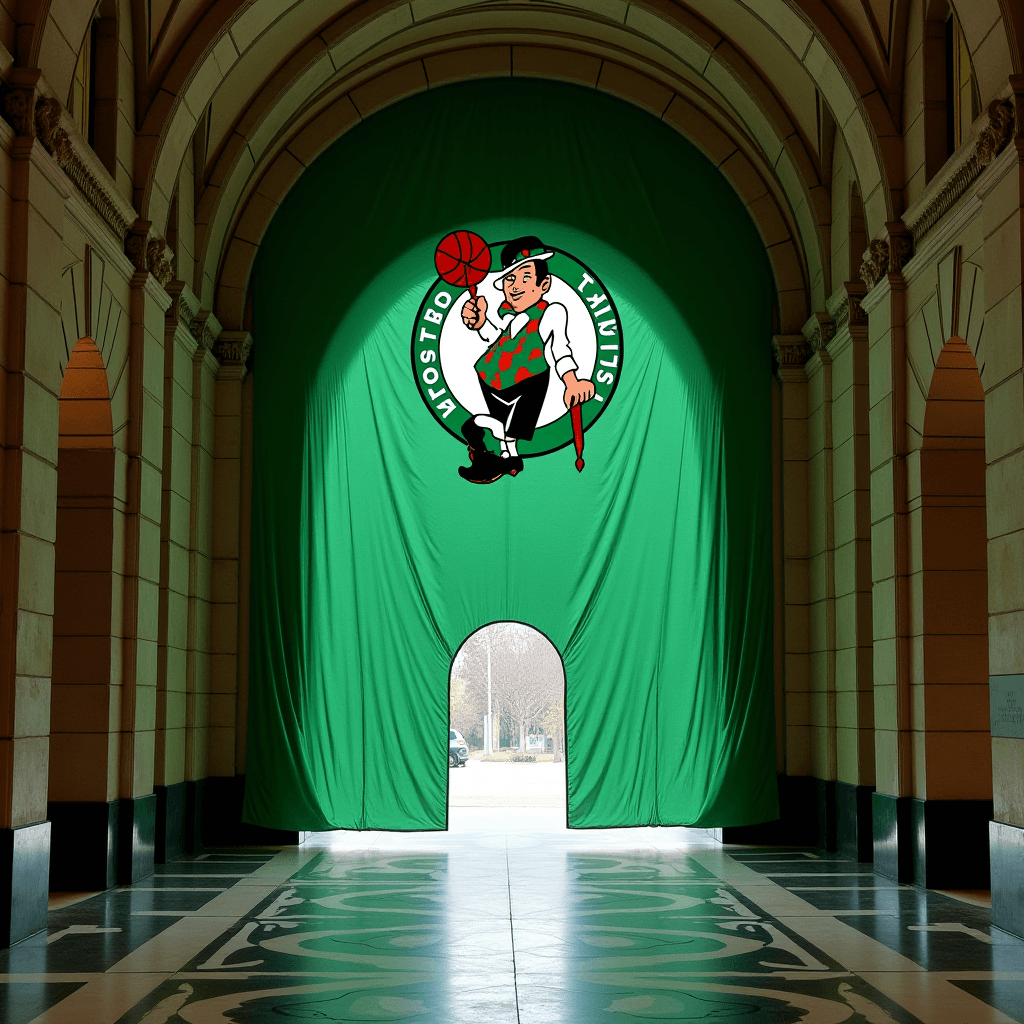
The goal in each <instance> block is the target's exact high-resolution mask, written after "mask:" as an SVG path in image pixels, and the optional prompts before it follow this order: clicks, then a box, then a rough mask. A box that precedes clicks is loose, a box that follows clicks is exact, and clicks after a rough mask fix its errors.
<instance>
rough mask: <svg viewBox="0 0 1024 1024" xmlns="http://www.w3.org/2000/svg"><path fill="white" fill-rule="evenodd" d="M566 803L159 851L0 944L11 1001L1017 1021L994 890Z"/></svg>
mask: <svg viewBox="0 0 1024 1024" xmlns="http://www.w3.org/2000/svg"><path fill="white" fill-rule="evenodd" d="M560 817H561V812H559V811H557V810H555V809H540V810H535V811H524V810H519V811H511V810H503V809H495V808H475V809H469V808H462V809H457V808H453V809H452V818H451V830H450V831H449V832H448V833H440V834H438V833H419V834H387V833H358V834H351V833H329V834H325V835H322V836H318V837H316V839H315V840H314V841H312V842H309V843H307V844H305V845H304V846H302V847H301V848H298V849H290V850H283V851H277V850H274V849H267V850H252V849H246V850H224V851H213V852H209V853H206V854H203V855H201V856H198V857H192V858H188V859H186V860H182V861H178V862H176V863H173V864H167V865H162V866H160V867H159V868H158V869H157V872H156V874H155V875H153V876H152V877H150V878H147V879H145V880H144V881H142V882H140V883H139V884H138V885H134V886H131V887H130V888H122V889H115V890H111V891H109V892H105V893H100V894H98V895H95V896H92V897H91V898H87V899H83V900H81V901H79V902H74V903H71V904H70V905H66V906H64V907H62V908H61V909H57V910H54V911H52V912H51V914H50V925H49V929H48V932H47V934H45V935H39V936H35V937H33V938H30V939H27V940H25V941H24V942H22V943H19V944H18V945H17V946H15V947H14V948H12V949H10V950H7V951H5V952H3V953H2V954H0V956H2V959H3V963H0V972H3V973H0V982H2V985H0V1021H7V1022H11V1024H28V1022H30V1021H38V1022H48V1024H114V1022H123V1024H141V1022H143V1021H144V1022H145V1024H180V1022H187V1024H214V1022H217V1024H225V1022H234V1024H276V1022H280V1024H284V1022H285V1021H288V1020H298V1021H303V1020H306V1021H410V1022H415V1024H428V1022H429V1024H434V1022H438V1024H440V1022H444V1024H461V1022H465V1024H513V1022H522V1024H527V1022H528V1024H546V1022H552V1024H591V1022H605V1021H606V1022H608V1024H614V1022H616V1021H621V1022H623V1024H627V1022H631V1021H662V1022H665V1021H701V1020H705V1019H707V1020H714V1021H715V1022H716V1024H732V1022H733V1021H735V1022H737V1024H739V1022H742V1024H796V1022H798V1021H804V1022H809V1024H839V1022H843V1021H850V1022H851V1024H863V1022H866V1024H889V1022H893V1021H895V1022H900V1024H911V1022H913V1021H922V1022H924V1024H947V1022H949V1024H999V1022H1010V1021H1018V1022H1022V1021H1024V942H1021V941H1019V940H1017V939H1015V938H1013V937H1011V936H1009V935H1006V934H1003V933H1001V932H999V931H998V929H993V928H991V927H990V924H989V913H988V911H987V909H985V908H984V907H983V906H978V905H972V904H970V903H966V902H962V901H959V900H955V899H951V898H949V897H948V896H943V895H939V894H936V893H932V892H925V891H922V890H920V889H914V888H912V887H908V886H898V885H896V884H895V883H892V882H890V881H888V880H887V879H884V878H882V877H881V876H878V875H874V874H872V872H871V870H870V866H866V865H858V864H855V863H852V862H850V861H848V860H844V859H842V858H841V857H838V856H836V855H822V854H818V853H816V852H814V851H810V850H798V849H766V848H753V847H722V846H720V845H719V844H717V843H716V842H714V841H713V840H712V839H711V838H710V837H709V836H708V834H707V833H706V832H702V831H699V830H687V829H622V830H615V831H601V832H596V831H595V832H569V831H567V830H565V829H564V828H563V827H562V826H561V823H560Z"/></svg>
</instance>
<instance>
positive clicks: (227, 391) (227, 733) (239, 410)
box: [209, 331, 252, 777]
mask: <svg viewBox="0 0 1024 1024" xmlns="http://www.w3.org/2000/svg"><path fill="white" fill-rule="evenodd" d="M251 349H252V337H251V335H249V334H248V333H247V332H245V331H222V332H221V334H220V336H219V337H218V339H217V342H216V344H215V346H214V354H215V355H216V356H217V359H218V360H219V362H220V368H219V370H218V371H217V380H216V392H215V393H216V401H215V405H214V411H215V427H214V460H213V506H214V510H215V511H214V523H213V534H212V541H213V587H212V594H211V596H212V605H211V615H210V652H211V653H210V734H209V757H210V763H209V767H210V774H211V775H214V776H226V777H233V776H234V775H235V774H236V773H237V770H238V763H237V749H236V740H237V714H238V706H237V699H238V690H239V656H240V653H241V643H240V640H241V619H240V614H239V601H240V571H239V570H240V564H241V529H242V513H243V503H242V439H243V437H244V436H245V433H246V430H247V426H246V424H245V422H244V408H245V402H244V385H245V380H246V377H247V376H248V372H249V371H248V365H247V364H248V360H249V353H250V351H251Z"/></svg>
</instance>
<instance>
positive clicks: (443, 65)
mask: <svg viewBox="0 0 1024 1024" xmlns="http://www.w3.org/2000/svg"><path fill="white" fill-rule="evenodd" d="M423 66H424V68H425V69H426V72H427V81H428V82H429V83H430V84H431V85H440V84H441V83H443V82H459V81H464V80H465V79H469V78H496V77H500V76H507V75H511V74H512V48H511V47H510V46H476V47H473V48H472V49H467V50H454V51H452V52H450V53H442V54H438V55H436V56H434V57H424V58H423Z"/></svg>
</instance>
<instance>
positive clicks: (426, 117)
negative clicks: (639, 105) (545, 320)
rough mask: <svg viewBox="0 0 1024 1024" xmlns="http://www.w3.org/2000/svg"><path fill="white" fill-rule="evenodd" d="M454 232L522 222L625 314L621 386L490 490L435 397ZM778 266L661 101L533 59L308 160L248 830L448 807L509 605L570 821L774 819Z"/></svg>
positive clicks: (272, 431)
mask: <svg viewBox="0 0 1024 1024" xmlns="http://www.w3.org/2000/svg"><path fill="white" fill-rule="evenodd" d="M457 228H469V229H472V230H474V231H477V232H479V233H480V234H481V235H483V236H484V238H486V239H487V240H488V241H489V242H496V241H499V240H508V239H511V238H514V237H517V236H520V235H524V234H536V235H539V236H540V237H541V239H543V241H544V242H545V244H547V245H554V246H557V247H558V248H560V249H563V250H565V251H568V252H571V253H573V254H574V255H575V256H577V257H578V258H579V259H581V260H582V261H583V262H584V263H586V264H587V265H588V266H590V267H592V268H593V269H594V270H595V271H596V273H597V274H598V275H599V276H600V277H601V279H602V281H603V283H604V284H605V285H606V286H607V287H608V289H609V290H610V292H611V294H612V295H613V296H614V299H615V301H616V303H617V305H618V311H619V314H620V317H621V322H622V336H623V364H622V373H621V376H620V379H619V383H618V388H617V392H616V394H615V396H614V401H613V402H610V403H609V406H608V408H607V409H606V410H605V411H604V413H603V415H602V417H601V418H600V420H598V421H597V422H596V423H595V424H594V426H593V428H592V429H590V430H588V432H587V434H586V451H585V458H586V468H585V470H584V471H583V472H582V473H581V474H580V473H577V472H576V470H575V468H574V465H573V461H574V458H575V453H574V452H573V450H572V448H571V447H569V448H567V449H563V450H562V451H558V452H554V453H551V454H549V455H546V456H544V457H541V458H533V459H528V460H527V461H526V465H525V469H524V472H523V473H522V474H521V475H519V476H517V477H515V478H511V477H504V478H502V479H501V480H499V481H498V482H497V483H495V484H491V485H486V486H478V485H473V484H470V483H467V482H466V481H464V480H462V479H461V478H460V477H459V476H458V475H457V472H456V469H457V467H458V466H459V465H460V464H462V465H465V464H467V458H466V449H465V446H464V445H462V444H460V443H459V442H458V441H457V440H455V439H453V438H452V437H451V436H450V435H448V434H447V433H445V431H444V430H442V429H441V428H440V426H438V424H437V423H436V422H435V421H434V420H433V419H432V417H431V415H430V413H429V410H428V409H427V408H426V407H425V406H424V404H423V402H422V401H421V399H420V396H419V394H418V392H417V387H416V382H415V380H414V379H413V376H412V369H411V366H410V340H411V336H412V328H413V324H414V322H415V319H416V313H417V308H418V306H419V303H420V301H421V299H422V298H423V296H424V295H425V294H426V292H427V290H428V289H429V288H430V286H431V284H432V283H433V281H434V279H435V271H434V267H433V251H434V247H435V245H436V244H437V242H438V241H439V240H440V238H441V237H442V236H443V235H444V234H445V233H447V232H449V231H451V230H454V229H457ZM771 305H772V291H771V279H770V274H769V269H768V264H767V260H766V258H765V253H764V246H763V244H762V243H761V241H760V239H759V237H758V235H757V232H756V230H755V228H754V226H753V224H752V223H751V221H750V219H749V217H748V215H747V213H746V211H745V210H744V208H743V206H742V205H741V203H740V202H739V200H738V198H737V197H736V195H735V194H734V193H733V191H732V190H731V188H730V186H729V185H728V183H727V182H726V181H725V179H724V178H723V177H722V176H721V175H720V174H719V173H718V172H717V171H716V170H715V168H714V167H713V166H712V165H711V164H710V163H709V162H708V161H707V160H706V159H705V158H704V157H703V156H702V155H701V154H700V153H699V152H698V151H697V150H695V149H694V148H693V147H692V146H691V145H690V144H689V143H687V142H686V141H685V140H684V139H683V138H682V137H680V136H679V135H678V134H677V133H676V132H675V131H673V130H672V129H670V128H669V127H667V126H666V125H664V124H662V123H661V122H660V121H658V120H657V119H656V118H654V117H651V116H650V115H647V114H645V113H643V112H641V111H639V110H637V109H636V108H634V107H632V106H630V105H628V104H626V103H624V102H621V101H619V100H616V99H614V98H611V97H608V96H606V95H603V94H600V93H598V92H595V91H591V90H586V89H582V88H578V87H575V86H569V85H563V84H560V83H552V82H543V81H535V80H518V79H505V80H493V81H483V82H476V83H469V84H462V85H456V86H448V87H445V88H441V89H437V90H432V91H430V92H428V93H424V94H422V95H420V96H417V97H414V98H412V99H409V100H406V101H403V102H402V103H399V104H397V105H395V106H393V107H391V108H389V109H386V110H384V111H382V112H380V113H378V114H375V115H374V116H373V117H371V118H369V119H368V120H367V121H366V122H365V123H363V124H361V125H359V126H358V127H357V128H355V129H354V130H353V131H351V132H349V133H348V134H347V135H345V136H344V137H343V138H341V139H340V140H339V141H338V142H337V143H335V144H334V145H333V146H332V147H331V148H330V149H329V150H327V151H326V152H325V153H324V154H323V155H322V156H321V157H320V158H319V159H317V160H316V162H315V163H314V164H313V165H312V166H311V167H310V168H309V169H308V170H307V171H306V172H305V173H304V174H303V175H302V177H301V178H300V179H299V181H298V182H297V183H296V185H295V187H294V188H293V189H292V191H291V192H290V193H289V195H288V196H287V198H286V200H285V201H284V203H283V204H282V206H281V208H280V209H279V210H278V212H277V214H276V215H275V217H274V220H273V222H272V224H271V226H270V229H269V230H268V232H267V235H266V237H265V239H264V241H263V243H262V245H261V248H260V253H259V259H258V263H257V268H256V271H255V276H254V279H253V324H254V327H253V333H254V336H255V338H256V348H255V351H256V352H257V354H258V360H259V367H258V369H257V370H256V371H255V384H254V386H255V389H256V394H255V409H256V413H255V462H254V482H253V527H252V603H251V608H252V612H251V615H252V618H251V637H252V640H251V661H250V712H249V733H248V736H249V740H248V743H249V746H248V750H249V753H248V763H247V776H246V796H245V815H246V818H247V820H249V821H251V822H254V823H257V824H261V825H266V826H271V827H277V828H287V829H302V830H317V829H329V828H352V829H370V828H375V829H376V828H380V829H399V830H404V829H410V830H411V829H443V828H445V825H446V821H447V775H448V767H447V729H448V721H447V719H448V673H449V668H450V664H451V659H452V657H453V655H454V653H455V651H456V650H457V649H458V647H459V646H460V644H461V643H462V642H463V640H465V638H466V637H467V636H468V635H469V634H470V633H472V632H473V631H474V630H476V629H478V628H479V627H481V626H483V625H485V624H486V623H489V622H493V621H498V620H516V621H520V622H524V623H528V624H529V625H531V626H534V627H536V628H537V629H539V630H541V631H542V632H543V633H545V634H546V635H547V636H548V637H549V638H550V639H551V641H552V642H553V643H554V644H555V646H556V647H557V648H558V650H559V652H560V653H561V655H562V658H563V661H564V664H565V674H566V732H567V746H568V758H567V776H568V819H569V824H570V825H571V826H573V827H580V828H589V827H610V826H627V825H669V824H674V825H680V824H683V825H688V824H692V825H705V826H721V825H740V824H748V823H753V822H757V821H764V820H769V819H771V818H774V817H776V816H777V812H778V805H777V794H776V783H775V751H774V712H773V699H772V657H771V639H770V638H771V633H770V628H771V519H770V517H771V500H770V498H771V468H770V374H771V355H770V344H769V341H770V335H771Z"/></svg>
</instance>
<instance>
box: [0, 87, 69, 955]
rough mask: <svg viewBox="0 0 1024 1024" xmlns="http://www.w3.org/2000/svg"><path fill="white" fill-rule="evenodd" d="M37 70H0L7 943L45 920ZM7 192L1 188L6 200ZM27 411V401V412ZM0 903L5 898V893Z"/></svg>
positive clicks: (44, 307)
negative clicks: (3, 80) (1, 111)
mask: <svg viewBox="0 0 1024 1024" xmlns="http://www.w3.org/2000/svg"><path fill="white" fill-rule="evenodd" d="M39 77H40V72H39V71H38V69H27V68H17V69H12V70H11V71H10V72H9V73H8V79H7V85H8V87H9V90H10V91H9V92H8V93H7V95H6V96H5V100H4V104H5V112H6V116H7V119H8V121H9V122H10V124H11V125H13V126H14V130H15V132H16V133H17V134H13V133H12V132H11V129H10V127H8V124H6V123H4V124H3V125H2V126H0V161H2V162H3V163H4V164H5V165H6V166H5V171H6V172H7V173H6V174H5V176H4V181H5V182H6V185H5V186H4V187H5V188H9V190H10V195H9V198H10V212H9V216H10V220H9V225H8V232H9V235H8V246H9V248H8V259H7V268H8V270H7V272H8V275H9V276H8V279H7V281H6V287H5V289H4V299H5V302H6V309H5V325H4V345H3V347H2V348H0V359H2V364H0V389H2V394H0V407H2V408H3V412H4V414H3V416H2V417H0V459H2V461H0V779H3V780H4V785H3V786H2V787H0V889H2V890H3V891H4V892H6V893H8V895H9V898H10V904H9V911H8V912H7V913H6V914H5V915H4V920H3V921H2V922H0V928H2V930H0V943H2V944H3V945H7V944H9V943H11V942H15V941H17V940H18V939H21V938H24V937H25V936H26V935H29V934H31V933H32V932H35V931H38V930H39V929H40V928H43V927H45V924H46V908H47V889H48V885H47V881H48V860H49V848H50V829H49V824H48V823H47V822H46V821H45V819H46V816H47V812H46V802H47V801H46V798H47V775H48V762H49V735H48V734H49V717H50V715H49V712H50V672H51V664H52V642H53V572H54V541H55V538H56V493H57V433H58V426H57V423H58V415H57V408H58V407H57V401H58V395H59V393H60V374H59V371H57V370H55V365H56V359H54V361H53V364H50V363H49V360H48V359H46V358H45V357H41V356H42V354H43V353H50V352H51V351H52V345H51V341H52V339H53V338H55V337H59V335H60V330H61V328H60V317H59V313H58V312H57V310H58V308H59V298H58V296H59V290H60V280H59V274H58V273H57V271H56V268H55V266H54V261H53V260H52V259H50V258H49V257H48V255H47V254H49V253H52V252H54V251H57V250H59V248H60V246H61V245H62V237H61V231H62V228H63V209H64V202H65V200H66V198H67V192H66V191H65V190H62V188H61V185H60V184H59V183H57V182H54V181H52V180H50V179H49V178H48V177H47V175H45V174H44V173H41V171H40V164H41V163H42V162H45V161H49V157H48V156H47V155H46V153H45V152H44V150H43V149H42V147H41V145H40V144H39V142H38V139H37V136H36V119H35V108H36V104H37V102H38V98H39V97H38V92H37V85H38V82H39ZM6 199H7V197H3V200H4V202H6ZM30 410H31V412H30ZM4 902H6V901H4Z"/></svg>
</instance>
